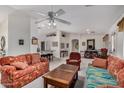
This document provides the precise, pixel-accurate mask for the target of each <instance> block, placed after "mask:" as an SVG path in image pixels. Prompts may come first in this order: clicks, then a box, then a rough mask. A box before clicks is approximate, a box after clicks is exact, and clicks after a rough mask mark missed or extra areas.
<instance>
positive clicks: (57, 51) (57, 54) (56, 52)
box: [45, 31, 61, 58]
mask: <svg viewBox="0 0 124 93" xmlns="http://www.w3.org/2000/svg"><path fill="white" fill-rule="evenodd" d="M60 37H61V32H60V31H56V36H52V37H46V40H45V41H46V42H47V46H49V48H50V50H52V51H53V55H54V56H55V57H57V58H60ZM53 42H58V46H57V47H53V46H52V43H53ZM49 48H48V49H49Z"/></svg>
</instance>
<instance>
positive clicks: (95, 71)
mask: <svg viewBox="0 0 124 93" xmlns="http://www.w3.org/2000/svg"><path fill="white" fill-rule="evenodd" d="M86 74H87V78H88V77H89V76H90V75H94V76H96V77H101V78H107V79H111V78H113V77H112V76H111V75H110V74H109V72H108V71H107V70H106V69H102V68H97V67H93V66H88V69H87V72H86Z"/></svg>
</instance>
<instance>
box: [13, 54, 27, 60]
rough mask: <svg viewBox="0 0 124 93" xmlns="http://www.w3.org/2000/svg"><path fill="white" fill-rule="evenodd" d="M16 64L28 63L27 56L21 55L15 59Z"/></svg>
mask: <svg viewBox="0 0 124 93" xmlns="http://www.w3.org/2000/svg"><path fill="white" fill-rule="evenodd" d="M15 61H16V62H27V60H26V56H25V55H19V56H16V57H15Z"/></svg>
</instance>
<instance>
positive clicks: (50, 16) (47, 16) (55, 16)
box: [35, 9, 71, 25]
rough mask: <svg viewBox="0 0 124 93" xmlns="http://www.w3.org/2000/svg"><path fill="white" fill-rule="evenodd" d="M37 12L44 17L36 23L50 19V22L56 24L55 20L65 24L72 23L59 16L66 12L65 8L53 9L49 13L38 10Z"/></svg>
mask: <svg viewBox="0 0 124 93" xmlns="http://www.w3.org/2000/svg"><path fill="white" fill-rule="evenodd" d="M37 14H38V15H40V16H42V17H43V18H44V19H41V20H38V21H36V22H35V23H36V24H38V23H41V22H43V21H46V20H48V21H49V24H53V25H55V21H58V22H61V23H63V24H67V25H71V23H70V22H69V21H66V20H63V19H60V18H58V17H59V16H61V15H63V14H65V11H64V10H63V9H59V10H58V11H56V12H54V11H52V10H51V11H49V12H48V13H47V14H44V13H41V12H37Z"/></svg>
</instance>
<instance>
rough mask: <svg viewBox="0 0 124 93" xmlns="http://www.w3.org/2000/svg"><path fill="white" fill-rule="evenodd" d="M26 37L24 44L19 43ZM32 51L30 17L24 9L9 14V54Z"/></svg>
mask: <svg viewBox="0 0 124 93" xmlns="http://www.w3.org/2000/svg"><path fill="white" fill-rule="evenodd" d="M19 39H24V45H19ZM29 52H30V17H29V16H28V15H26V14H25V13H24V12H22V11H15V12H13V13H12V14H10V15H9V16H8V55H19V54H25V53H29Z"/></svg>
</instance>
